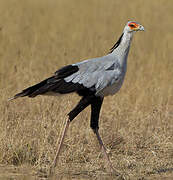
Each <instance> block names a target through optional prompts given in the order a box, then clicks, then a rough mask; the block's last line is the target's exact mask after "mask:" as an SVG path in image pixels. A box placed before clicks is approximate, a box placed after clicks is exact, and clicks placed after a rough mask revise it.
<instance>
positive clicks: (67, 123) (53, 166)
mask: <svg viewBox="0 0 173 180" xmlns="http://www.w3.org/2000/svg"><path fill="white" fill-rule="evenodd" d="M69 125H70V120H69V119H67V121H66V124H65V127H64V130H63V133H62V136H61V139H60V142H59V144H58V147H57V151H56V154H55V157H54V160H53V163H52V168H55V167H56V163H57V160H58V156H59V154H60V150H61V147H62V144H63V141H64V137H65V135H66V133H67V130H68V127H69Z"/></svg>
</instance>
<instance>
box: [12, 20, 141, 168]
mask: <svg viewBox="0 0 173 180" xmlns="http://www.w3.org/2000/svg"><path fill="white" fill-rule="evenodd" d="M136 31H144V27H143V26H142V25H140V24H139V23H137V22H134V21H129V22H128V23H127V24H126V26H125V27H124V30H123V33H122V35H121V36H120V38H119V39H118V41H117V42H116V43H115V45H114V46H113V47H112V48H111V49H110V52H109V53H108V54H107V55H106V56H103V57H98V58H93V59H88V60H85V61H82V62H79V63H76V64H71V65H67V66H65V67H62V68H60V69H59V70H58V71H56V72H55V73H54V75H53V76H51V77H49V78H47V79H45V80H43V81H41V82H40V83H38V84H35V85H33V86H31V87H28V88H27V89H24V90H23V91H22V92H20V93H18V94H16V95H15V96H14V97H12V98H10V100H12V99H16V98H18V97H24V96H28V97H30V98H33V97H36V96H38V95H48V96H55V95H60V94H67V93H73V92H76V93H77V94H78V95H79V96H81V97H82V98H81V100H80V101H79V102H78V104H77V106H76V107H75V108H74V109H73V110H72V111H70V112H69V113H68V120H67V121H66V124H65V127H64V130H63V133H62V136H61V139H60V142H59V145H58V148H57V151H56V155H55V158H54V161H53V166H54V167H55V166H56V162H57V158H58V156H59V153H60V149H61V146H62V143H63V140H64V137H65V134H66V132H67V129H68V127H69V124H70V122H71V121H72V120H73V119H74V118H75V117H76V116H77V115H78V114H79V113H80V112H81V111H83V110H84V109H85V108H86V107H87V106H89V105H91V121H90V126H91V128H92V130H93V131H94V133H95V134H96V137H97V139H98V142H99V144H100V146H101V148H102V150H103V153H104V156H105V158H106V161H107V162H108V164H109V167H110V168H111V169H113V167H112V164H111V162H110V159H109V157H108V155H107V152H106V148H105V146H104V144H103V142H102V139H101V137H100V135H99V131H98V129H99V125H98V124H99V114H100V109H101V106H102V102H103V99H104V97H105V96H108V95H114V94H115V93H116V92H118V90H119V89H120V88H121V86H122V84H123V81H124V77H125V74H126V68H127V57H128V53H129V49H130V44H131V41H132V38H133V35H134V33H135V32H136Z"/></svg>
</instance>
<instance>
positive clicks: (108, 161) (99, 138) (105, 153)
mask: <svg viewBox="0 0 173 180" xmlns="http://www.w3.org/2000/svg"><path fill="white" fill-rule="evenodd" d="M93 131H94V133H95V134H96V137H97V139H98V141H99V144H100V147H101V149H102V150H103V153H104V156H105V159H106V161H107V163H108V165H109V167H110V168H111V170H114V168H113V166H112V163H111V161H110V159H109V156H108V154H107V152H106V148H105V146H104V144H103V141H102V139H101V137H100V134H99V131H98V128H96V129H94V130H93Z"/></svg>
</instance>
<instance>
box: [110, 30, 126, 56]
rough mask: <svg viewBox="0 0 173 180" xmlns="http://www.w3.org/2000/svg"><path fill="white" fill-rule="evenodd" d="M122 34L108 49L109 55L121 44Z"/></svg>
mask: <svg viewBox="0 0 173 180" xmlns="http://www.w3.org/2000/svg"><path fill="white" fill-rule="evenodd" d="M123 35H124V33H122V34H121V36H120V38H119V39H118V41H117V42H116V43H115V44H114V46H113V47H112V48H111V49H110V51H109V54H110V53H112V52H113V51H114V50H115V49H116V48H117V47H118V46H119V45H120V43H121V40H122V37H123Z"/></svg>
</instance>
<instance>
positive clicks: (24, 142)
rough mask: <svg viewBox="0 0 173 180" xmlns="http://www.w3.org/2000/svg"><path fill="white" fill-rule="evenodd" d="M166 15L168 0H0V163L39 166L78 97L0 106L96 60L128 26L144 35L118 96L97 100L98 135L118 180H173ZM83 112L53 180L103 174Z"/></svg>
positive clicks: (172, 64) (171, 61) (172, 27)
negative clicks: (135, 25)
mask: <svg viewBox="0 0 173 180" xmlns="http://www.w3.org/2000/svg"><path fill="white" fill-rule="evenodd" d="M172 12H173V1H172V0H167V1H165V0H152V1H151V0H146V1H144V0H134V1H128V0H124V1H121V0H117V1H114V0H109V1H107V0H94V1H93V0H87V1H81V0H71V1H69V0H63V1H62V0H51V1H48V0H25V1H17V0H8V1H6V0H1V1H0V13H1V14H0V109H1V110H0V163H1V164H6V165H11V164H13V165H24V164H25V165H28V166H29V167H32V168H34V169H35V170H36V171H38V172H44V171H46V170H47V169H48V167H49V166H50V163H51V162H52V160H53V157H54V154H55V147H56V141H57V139H58V138H59V135H60V131H61V129H62V127H63V125H64V121H65V115H66V114H67V113H68V112H69V111H70V110H71V109H72V107H74V105H75V104H76V103H77V100H78V99H79V98H78V97H77V96H75V95H72V96H73V97H71V95H67V96H64V97H60V98H54V97H37V98H35V99H28V98H23V99H22V98H21V99H19V100H16V101H13V102H7V99H8V98H9V97H10V96H12V95H14V94H15V93H17V92H19V91H20V90H22V89H23V88H25V87H27V86H30V85H32V84H33V83H36V82H39V81H40V80H42V79H44V78H46V77H48V76H50V75H51V73H52V72H54V71H56V70H57V69H58V68H60V67H61V66H63V65H66V64H70V63H73V62H78V61H79V60H82V59H87V58H91V57H97V56H102V55H104V54H105V53H107V52H108V50H109V48H110V47H111V46H112V45H113V43H114V42H115V41H116V39H117V38H118V37H119V36H120V34H121V32H122V29H123V27H124V25H125V23H126V22H127V20H129V19H130V20H131V19H132V20H136V21H139V22H140V23H141V24H143V25H144V27H145V29H146V32H145V33H137V34H136V35H135V37H134V40H133V44H132V47H131V52H130V55H129V61H128V72H127V76H126V80H125V83H124V85H123V87H122V89H121V91H120V92H119V93H118V94H117V95H115V96H113V97H108V98H106V99H105V101H104V104H103V108H102V113H101V120H100V133H101V135H102V137H103V140H104V142H105V144H106V146H107V147H108V149H110V158H111V160H112V162H113V164H114V167H115V168H116V169H118V170H119V171H120V172H122V173H123V174H125V176H126V177H127V178H128V177H130V178H132V179H139V178H141V179H142V178H143V179H145V178H148V179H149V178H151V179H154V178H157V179H159V178H160V179H162V178H163V177H173V122H172V119H173V58H172V57H173V56H172V47H173V41H172V32H173V23H172V15H173V13H172ZM89 111H90V110H89V109H87V110H85V112H83V113H81V114H80V115H79V116H78V118H76V119H75V120H74V121H73V122H72V124H71V127H70V130H69V132H68V135H67V137H66V140H65V143H64V148H63V152H62V154H61V156H60V159H59V164H58V167H57V172H59V173H60V174H61V173H62V174H66V173H71V174H72V175H73V176H74V175H75V174H76V179H77V177H79V176H77V175H81V176H82V177H83V178H84V176H87V178H89V177H91V178H101V177H102V178H103V177H104V176H103V172H105V169H104V164H105V163H104V160H103V157H102V154H101V153H100V149H99V145H98V143H97V141H96V139H95V137H94V135H93V133H92V130H91V129H90V128H89ZM100 174H101V176H100ZM105 179H106V177H105ZM108 179H110V178H108Z"/></svg>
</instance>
